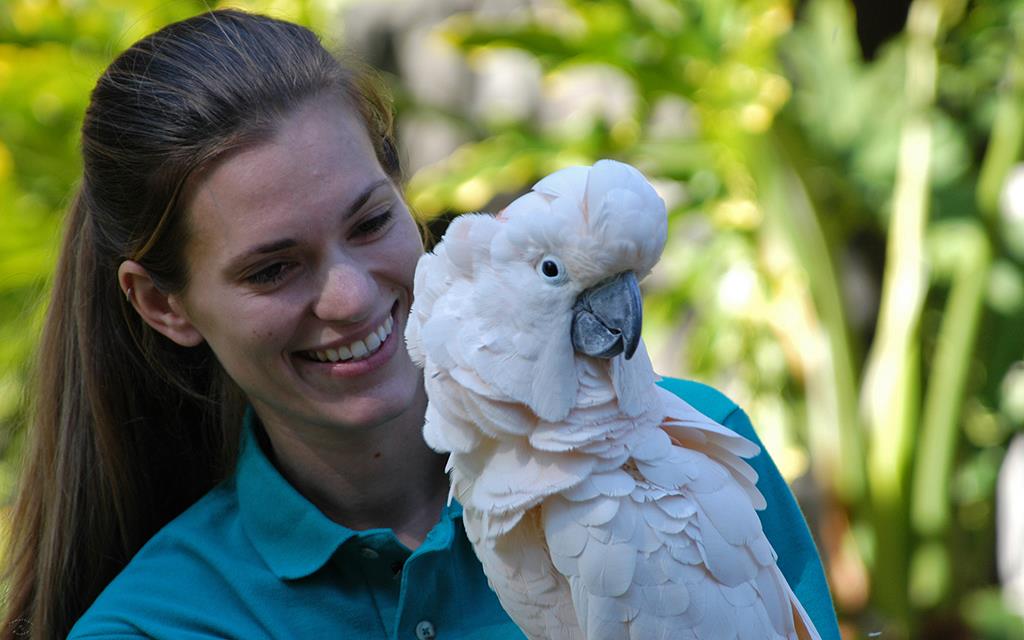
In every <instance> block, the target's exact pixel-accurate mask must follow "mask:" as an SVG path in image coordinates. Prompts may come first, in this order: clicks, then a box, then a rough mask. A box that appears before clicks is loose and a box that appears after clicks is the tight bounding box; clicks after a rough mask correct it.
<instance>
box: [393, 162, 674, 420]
mask: <svg viewBox="0 0 1024 640" xmlns="http://www.w3.org/2000/svg"><path fill="white" fill-rule="evenodd" d="M666 234H667V217H666V211H665V203H664V202H663V201H662V200H661V198H660V197H658V195H657V194H656V193H655V191H654V189H653V188H652V187H651V185H650V183H648V182H647V180H646V179H645V178H644V177H643V175H642V174H641V173H640V172H639V171H637V170H636V169H634V168H633V167H631V166H629V165H626V164H623V163H620V162H616V161H613V160H601V161H599V162H597V163H596V164H594V165H593V166H592V167H571V168H568V169H563V170H561V171H558V172H556V173H553V174H551V175H550V176H548V177H546V178H544V179H543V180H541V181H540V182H538V183H537V184H536V185H534V187H533V190H532V191H531V192H530V193H527V194H525V195H523V196H522V197H520V198H518V199H517V200H515V201H514V202H512V203H511V204H510V205H509V206H508V207H507V208H506V209H505V210H504V211H502V212H501V213H500V214H499V215H498V216H490V215H483V214H471V215H465V216H461V217H459V218H457V219H456V220H455V221H453V222H452V224H451V225H450V227H449V229H448V232H447V233H446V234H445V237H444V239H443V240H442V242H441V243H440V244H439V245H438V247H436V248H435V251H434V254H435V255H434V256H425V258H424V262H421V265H420V267H419V270H418V272H417V283H416V287H417V289H416V296H417V301H416V305H420V306H421V308H420V309H419V310H418V311H419V320H421V321H427V320H428V316H431V315H437V312H441V311H442V309H443V308H446V311H444V312H443V313H442V315H444V316H445V318H446V321H447V322H452V323H455V324H457V325H459V329H457V330H456V333H457V337H456V338H455V339H456V340H457V341H458V342H460V343H462V347H458V346H454V345H452V346H448V347H444V348H443V349H444V351H445V352H446V353H444V354H441V359H444V360H447V359H448V356H451V357H452V358H453V362H452V364H456V363H458V364H459V365H460V366H462V367H464V368H465V367H468V368H469V369H471V370H473V371H474V372H475V373H476V375H477V376H479V377H480V379H481V380H482V381H484V382H485V383H487V384H488V385H491V386H493V387H495V388H497V389H500V390H501V391H502V392H504V393H505V394H507V395H510V396H511V397H513V398H514V399H516V400H518V401H521V402H525V403H526V404H527V405H529V406H530V407H531V408H532V409H533V410H534V412H535V413H537V415H539V416H540V417H542V418H544V419H546V420H559V419H563V418H564V417H565V415H567V414H568V411H569V410H570V409H571V407H572V403H573V402H574V401H575V395H576V394H575V392H576V389H577V385H578V381H577V380H576V379H575V378H576V367H575V361H576V359H577V358H599V359H603V360H606V361H607V362H608V366H610V367H612V373H613V379H615V378H616V377H622V374H623V368H624V367H628V366H629V365H627V363H626V362H625V360H627V359H630V358H632V356H633V355H634V352H635V351H636V349H637V348H638V345H639V344H640V326H641V302H640V289H639V285H638V282H639V281H640V280H641V279H642V278H643V277H644V276H646V275H647V274H648V273H649V272H650V270H651V268H652V267H653V266H654V264H655V263H656V262H657V261H658V258H659V257H660V255H661V251H662V249H663V247H664V245H665V238H666ZM434 258H442V259H443V260H445V262H447V265H446V269H445V272H446V277H445V278H444V279H443V284H442V280H440V279H437V278H432V277H430V276H429V275H428V274H426V273H420V271H426V269H425V267H424V265H425V264H427V263H429V262H431V260H432V259H434ZM431 268H433V267H431ZM423 297H427V298H429V301H423V300H421V298H423ZM435 300H436V302H435ZM442 300H443V301H442ZM421 302H423V303H424V304H425V305H426V306H429V307H431V308H432V309H433V311H434V312H435V313H431V310H432V309H424V308H423V306H424V305H421ZM416 305H414V306H416ZM414 315H417V310H416V309H414ZM416 322H417V318H414V319H413V320H412V321H411V323H410V329H411V333H410V335H409V337H410V338H416V340H410V353H412V355H413V357H414V359H417V360H420V361H421V362H422V361H423V356H424V355H425V354H423V353H420V351H419V347H418V346H417V344H416V342H418V339H419V336H418V335H413V334H416V333H417V332H419V331H420V329H419V328H418V327H412V325H413V324H415V323H416ZM423 332H424V334H423V342H424V343H425V344H424V346H423V349H424V351H426V352H427V353H428V354H431V355H433V353H434V350H432V349H431V348H430V345H428V344H426V343H428V342H430V340H429V338H428V336H427V335H426V332H427V330H426V329H423ZM435 345H436V343H435ZM436 346H437V347H438V348H440V345H436ZM642 360H643V362H636V363H630V364H632V365H634V366H636V367H640V368H646V369H647V370H649V369H650V363H649V361H647V359H646V355H644V357H643V358H642ZM646 375H647V378H652V377H653V373H648V374H646ZM616 387H617V390H618V391H623V389H619V387H620V384H619V382H617V383H616Z"/></svg>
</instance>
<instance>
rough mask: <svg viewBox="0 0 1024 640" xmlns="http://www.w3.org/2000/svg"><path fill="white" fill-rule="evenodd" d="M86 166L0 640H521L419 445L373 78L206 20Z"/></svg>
mask: <svg viewBox="0 0 1024 640" xmlns="http://www.w3.org/2000/svg"><path fill="white" fill-rule="evenodd" d="M82 150H83V160H84V176H83V180H82V182H81V187H80V190H79V192H78V194H77V197H76V200H75V203H74V205H73V207H72V208H71V210H70V212H69V215H68V219H67V223H66V224H67V229H66V232H65V239H64V246H63V249H62V253H61V259H60V264H59V265H58V272H57V278H56V281H55V284H54V289H53V296H52V299H51V303H50V309H49V313H48V317H47V322H46V327H45V331H44V336H43V339H42V344H41V351H40V356H39V362H40V364H39V369H38V384H37V387H36V390H35V394H34V400H35V402H34V405H35V409H34V420H33V422H34V423H33V427H32V429H31V431H30V434H31V435H30V437H31V440H32V442H31V445H30V447H29V451H28V455H27V460H26V465H25V471H24V477H23V479H22V482H21V488H20V490H19V493H18V497H17V504H16V506H15V515H14V519H15V521H16V522H17V523H18V526H17V527H15V528H14V530H13V548H12V549H11V552H10V553H9V557H10V558H12V559H13V560H12V564H11V566H10V567H9V570H8V573H9V576H8V580H9V584H10V594H9V597H8V599H7V602H6V611H5V616H6V621H5V622H6V623H5V624H4V626H3V627H2V630H0V631H2V635H3V637H23V636H25V635H28V636H31V637H38V638H56V637H65V636H67V635H68V634H69V632H70V634H71V636H72V637H90V638H94V637H118V638H125V637H167V638H181V637H194V636H198V635H203V636H207V637H209V636H216V637H239V638H254V637H296V636H300V637H320V636H328V635H330V636H339V635H340V636H342V637H375V636H376V637H380V636H393V635H395V634H399V635H411V634H413V633H414V632H417V630H419V631H420V632H422V633H426V631H425V630H428V628H429V629H433V628H434V625H437V626H439V627H440V626H444V627H445V628H446V629H448V630H453V629H458V628H460V627H464V628H466V629H472V630H473V632H485V631H484V630H488V631H486V633H487V635H488V637H496V638H500V637H521V636H520V634H519V632H518V630H517V629H516V627H515V626H514V625H513V624H512V623H511V622H510V621H509V620H508V618H507V616H506V615H505V614H504V612H503V611H502V610H501V608H500V607H499V605H498V604H497V601H496V600H495V599H494V597H493V594H491V592H490V591H489V590H488V589H487V587H486V583H485V581H484V578H483V575H482V573H481V571H480V567H479V564H478V563H477V561H476V559H475V557H474V556H473V553H472V551H471V550H470V549H469V547H468V544H467V542H466V541H465V535H464V533H463V532H462V530H461V522H460V520H459V510H458V507H457V505H453V506H451V507H448V506H446V504H445V498H446V496H447V481H446V478H445V473H444V459H443V458H442V457H441V456H439V455H438V454H437V453H434V452H433V451H431V450H429V449H428V448H427V447H426V445H425V444H424V443H423V440H422V437H421V436H420V430H421V428H422V424H423V415H424V410H425V396H424V392H423V385H422V376H421V375H420V373H419V371H418V370H417V369H416V368H415V367H414V365H413V364H412V362H411V360H410V359H409V356H408V353H407V352H406V349H405V345H404V343H403V342H402V340H401V336H402V332H403V330H404V326H405V323H406V319H407V316H408V313H409V308H410V305H411V303H412V282H413V273H414V270H415V266H416V261H417V259H418V258H419V256H420V255H421V254H422V252H423V247H422V244H421V240H420V236H419V233H418V230H417V226H416V224H415V222H414V221H413V219H412V217H411V216H410V214H409V211H408V209H407V207H406V205H405V203H404V201H403V199H402V195H401V193H400V186H401V185H400V179H401V171H400V167H399V164H398V161H397V154H396V152H395V144H394V140H393V134H392V121H391V106H390V103H389V102H388V101H387V99H386V98H385V97H384V95H383V94H382V93H381V91H380V90H379V88H377V84H376V83H375V82H374V80H373V77H372V74H370V73H368V72H367V71H366V70H363V69H361V68H360V67H359V66H358V65H355V64H353V63H349V62H345V63H342V62H340V61H339V60H337V59H336V58H334V57H332V56H331V55H330V54H328V52H327V51H325V50H324V48H323V47H322V46H321V44H320V43H319V41H318V39H317V38H316V36H315V35H314V34H313V33H311V32H309V31H308V30H306V29H304V28H302V27H299V26H296V25H293V24H289V23H285V22H281V21H278V20H274V19H271V18H267V17H264V16H258V15H253V14H247V13H243V12H238V11H216V12H211V13H207V14H203V15H200V16H197V17H195V18H191V19H189V20H185V21H183V22H179V23H176V24H172V25H170V26H168V27H166V28H164V29H162V30H161V31H159V32H157V33H155V34H153V35H151V36H149V37H147V38H144V39H143V40H141V41H139V42H138V43H136V44H135V45H133V46H132V47H130V48H129V49H128V50H127V51H125V52H124V53H123V54H121V55H120V56H119V57H118V58H117V59H116V60H115V61H114V62H113V63H112V64H111V65H110V67H109V68H108V69H107V70H106V71H105V72H104V74H103V75H102V77H101V78H100V80H99V82H98V83H97V86H96V88H95V90H94V91H93V94H92V99H91V103H90V106H89V108H88V111H87V113H86V118H85V121H84V124H83V128H82ZM190 505H191V506H190ZM441 599H443V602H442V601H441ZM83 614H84V615H83ZM76 621H77V623H76ZM467 625H468V626H467ZM72 627H74V628H73V629H72ZM422 633H421V635H422Z"/></svg>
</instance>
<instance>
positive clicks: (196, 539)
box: [69, 481, 261, 639]
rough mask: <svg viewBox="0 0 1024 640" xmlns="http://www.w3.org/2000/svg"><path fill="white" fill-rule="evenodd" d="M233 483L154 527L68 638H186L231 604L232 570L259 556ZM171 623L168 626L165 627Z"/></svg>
mask: <svg viewBox="0 0 1024 640" xmlns="http://www.w3.org/2000/svg"><path fill="white" fill-rule="evenodd" d="M232 485H233V483H232V482H230V481H229V482H226V483H223V484H221V485H219V486H218V487H215V488H214V489H213V490H211V491H210V492H209V493H207V494H206V495H205V496H204V497H202V498H201V499H200V500H199V501H197V502H196V503H195V504H194V505H192V506H191V507H190V508H188V509H187V510H186V511H185V512H184V513H182V514H181V515H179V516H178V517H177V518H175V519H174V520H172V521H171V522H170V523H168V524H167V525H166V526H165V527H164V528H163V529H161V530H160V531H159V532H157V534H156V535H154V536H153V537H152V538H151V539H150V540H149V542H147V543H146V544H145V545H144V546H143V547H142V548H141V549H140V550H139V551H138V553H136V554H135V556H134V557H133V558H132V560H131V561H130V562H129V563H128V565H127V566H126V567H125V568H124V569H123V570H122V571H121V573H120V574H118V575H117V577H115V578H114V580H113V581H111V583H110V584H109V585H107V588H106V589H105V590H104V591H103V592H102V593H101V594H100V596H99V597H98V598H97V599H96V601H95V602H94V603H93V604H92V606H90V607H89V609H88V610H87V611H86V613H85V614H84V615H83V616H82V618H80V619H79V620H78V622H77V623H76V624H75V626H74V628H73V629H72V631H71V634H70V636H69V637H70V638H105V639H114V638H139V637H180V638H188V637H189V636H190V633H189V629H191V628H195V633H194V635H195V636H196V637H200V636H202V637H210V634H211V633H213V634H214V635H216V630H215V627H207V628H205V629H201V628H197V627H200V626H202V625H207V624H208V621H209V620H211V619H212V618H214V617H215V616H216V615H221V614H223V613H224V610H225V609H230V604H231V600H232V592H233V591H234V590H236V589H237V587H235V586H233V585H236V584H238V581H237V580H236V577H237V576H238V574H242V573H247V572H252V571H253V570H254V569H258V566H257V565H258V564H259V563H260V562H261V561H260V559H259V556H258V554H256V552H255V551H254V550H253V549H252V546H251V544H250V543H249V542H248V539H247V537H246V536H245V535H244V532H243V531H242V530H241V527H242V524H241V519H240V518H239V510H238V503H237V496H236V494H235V492H234V491H233V486H232ZM172 630H173V631H172Z"/></svg>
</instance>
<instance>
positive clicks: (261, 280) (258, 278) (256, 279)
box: [245, 262, 289, 285]
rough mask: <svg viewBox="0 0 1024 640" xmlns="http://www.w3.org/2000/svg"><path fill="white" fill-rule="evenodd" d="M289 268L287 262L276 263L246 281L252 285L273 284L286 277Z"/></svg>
mask: <svg viewBox="0 0 1024 640" xmlns="http://www.w3.org/2000/svg"><path fill="white" fill-rule="evenodd" d="M288 268H289V265H288V263H287V262H275V263H274V264H272V265H270V266H268V267H264V268H263V269H260V270H259V271H257V272H256V273H254V274H252V275H250V276H248V277H246V279H245V280H246V282H248V283H250V284H257V285H265V284H273V283H275V282H277V281H279V280H280V279H281V278H283V277H284V275H285V273H287V272H288Z"/></svg>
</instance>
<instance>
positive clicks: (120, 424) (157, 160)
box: [0, 10, 400, 638]
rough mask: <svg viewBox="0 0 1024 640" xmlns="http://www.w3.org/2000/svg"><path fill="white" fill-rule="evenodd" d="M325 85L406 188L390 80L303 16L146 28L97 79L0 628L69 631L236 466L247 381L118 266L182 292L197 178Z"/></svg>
mask: <svg viewBox="0 0 1024 640" xmlns="http://www.w3.org/2000/svg"><path fill="white" fill-rule="evenodd" d="M325 92H334V93H336V94H337V95H338V97H339V99H342V100H345V101H347V102H348V103H349V104H350V105H351V106H352V107H353V108H354V109H357V110H358V111H359V113H360V114H361V115H362V117H363V119H364V122H365V124H366V127H367V130H368V131H369V133H370V138H371V140H373V142H374V145H375V148H376V152H377V157H378V160H379V161H380V163H381V166H382V167H383V168H384V170H385V171H386V172H387V173H388V174H389V175H390V176H391V177H392V179H393V180H395V182H396V183H398V182H399V180H400V167H399V162H398V158H397V154H396V152H395V145H394V141H393V128H392V119H391V108H390V102H389V100H388V99H387V97H386V96H385V94H384V93H383V92H382V91H381V90H380V88H379V82H377V81H376V80H375V79H374V77H373V75H372V74H369V73H367V72H366V70H365V69H362V68H361V67H359V65H356V64H354V63H352V62H351V61H346V62H345V63H342V62H340V61H339V60H338V59H337V58H335V57H333V56H331V55H330V54H329V53H328V52H327V51H326V50H325V49H324V48H323V46H322V45H321V44H320V42H319V40H318V39H317V37H316V36H315V35H314V34H313V33H312V32H311V31H309V30H308V29H305V28H303V27H300V26H297V25H294V24H290V23H287V22H282V21H279V20H275V19H272V18H268V17H265V16H260V15H254V14H248V13H244V12H240V11H233V10H224V11H214V12H209V13H204V14H202V15H199V16H195V17H193V18H190V19H188V20H184V21H182V22H178V23H175V24H172V25H169V26H167V27H165V28H163V29H162V30H160V31H158V32H156V33H154V34H152V35H150V36H148V37H146V38H144V39H142V40H141V41H139V42H138V43H136V44H135V45H133V46H132V47H131V48H129V49H128V50H126V51H125V52H124V53H122V54H121V55H120V56H119V57H118V58H117V59H116V60H114V62H113V63H111V65H110V67H108V68H107V70H106V71H105V72H104V73H103V75H102V76H101V77H100V79H99V81H98V82H97V84H96V88H95V89H94V90H93V93H92V97H91V101H90V105H89V108H88V110H87V111H86V114H85V120H84V123H83V125H82V155H83V160H84V173H83V178H82V182H81V184H80V186H79V189H78V193H77V195H76V197H75V200H74V203H73V205H72V207H71V209H70V211H69V214H68V217H67V221H66V230H65V236H64V241H63V246H62V248H61V254H60V259H59V262H58V265H57V271H56V276H55V280H54V284H53V292H52V298H51V301H50V306H49V311H48V314H47V318H46V323H45V326H44V330H43V335H42V339H41V343H40V347H39V354H38V359H37V371H36V382H35V390H34V395H33V407H32V412H31V413H32V422H31V428H30V432H29V444H28V446H27V449H26V454H25V455H26V458H25V463H24V468H23V476H22V479H21V484H20V490H19V493H18V495H17V498H16V503H15V506H14V509H13V522H14V526H13V527H12V535H11V538H12V539H11V544H10V547H9V549H8V554H7V557H8V558H9V566H8V567H7V580H8V586H9V590H8V599H7V606H6V611H5V616H4V622H3V626H2V627H0V637H2V638H13V637H19V636H25V635H30V636H32V637H36V638H57V637H65V636H66V635H67V633H68V631H69V630H70V628H71V626H72V624H73V623H74V622H75V620H77V618H78V617H79V616H80V615H81V614H82V613H83V612H84V611H85V609H86V608H87V607H88V606H89V605H90V604H91V603H92V601H93V600H94V599H95V598H96V596H97V595H99V593H100V591H101V590H102V589H103V588H104V587H105V586H106V585H107V583H109V582H110V580H111V579H112V578H113V577H114V576H115V575H116V574H117V573H118V572H119V571H120V570H121V569H122V568H123V567H124V566H125V564H126V563H127V562H128V561H129V560H130V559H131V557H132V556H133V555H134V554H135V552H136V551H138V549H139V547H141V546H142V544H144V543H145V542H146V540H148V539H149V537H150V536H152V535H153V534H154V533H155V532H156V531H157V530H158V529H159V528H160V527H162V526H163V525H164V524H166V523H167V522H168V521H169V520H170V519H172V518H173V517H175V516H176V515H177V514H179V513H180V512H181V511H182V510H183V509H184V508H185V507H187V506H188V505H189V504H191V503H192V502H193V501H195V500H196V499H197V498H198V497H199V496H201V495H202V494H203V493H205V492H206V491H208V490H209V489H210V488H211V487H212V486H213V485H214V484H215V483H216V482H218V481H219V480H220V479H222V478H223V477H224V476H225V475H226V474H228V473H229V472H230V470H231V468H232V467H233V464H234V460H235V457H236V454H237V445H238V429H239V423H240V414H241V409H242V404H243V400H242V398H241V394H240V392H239V391H238V390H237V389H236V388H235V387H234V385H233V384H232V383H231V382H230V380H228V379H227V377H226V376H225V375H224V374H223V372H222V371H221V369H220V367H219V365H218V364H217V361H216V359H215V358H214V356H213V355H212V352H210V350H209V349H208V348H206V347H197V348H193V349H187V348H183V347H180V346H178V345H176V344H174V343H172V342H171V341H170V340H167V339H165V338H163V337H162V336H160V335H158V334H157V333H156V332H155V331H153V330H152V329H150V328H149V326H148V325H146V324H145V322H143V321H142V320H141V318H139V316H138V315H137V314H136V313H135V312H134V310H133V309H132V308H131V306H130V304H129V303H128V302H127V301H126V300H125V296H124V294H123V293H122V292H121V290H120V288H119V286H118V281H117V269H118V267H119V265H120V264H121V262H123V261H124V260H127V259H131V260H136V261H138V262H139V263H140V264H142V266H143V267H145V268H146V269H147V271H148V272H149V275H150V277H151V278H152V279H153V281H154V283H155V284H156V285H157V287H159V288H160V289H161V290H163V291H164V292H167V293H176V292H179V291H181V290H182V289H184V288H185V286H186V284H187V282H188V270H187V265H186V264H185V263H184V260H183V255H184V247H185V244H186V241H187V239H188V220H187V215H185V213H186V212H185V209H186V206H187V203H186V202H185V201H184V200H186V199H187V193H186V187H187V184H188V180H189V177H190V176H197V175H198V174H199V172H201V171H202V169H203V168H204V167H206V166H209V164H210V163H211V162H213V161H215V160H216V159H218V158H223V157H224V156H225V154H228V153H230V152H232V151H236V150H238V149H240V148H242V147H245V146H248V145H253V144H258V143H259V142H261V141H264V140H267V139H268V138H269V136H270V135H271V134H272V133H273V130H274V127H275V126H276V125H277V123H279V122H280V121H281V119H282V118H283V116H284V115H285V114H287V113H289V112H290V111H292V110H294V109H295V108H296V107H297V106H298V105H299V104H300V103H302V102H303V101H306V100H309V99H310V98H312V97H313V96H316V95H320V94H323V93H325Z"/></svg>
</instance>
